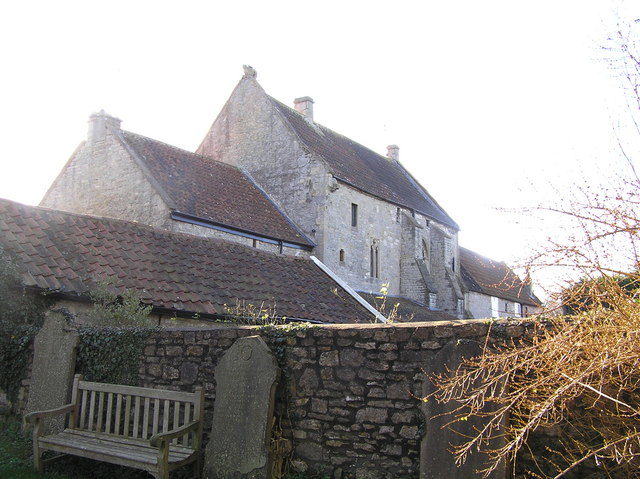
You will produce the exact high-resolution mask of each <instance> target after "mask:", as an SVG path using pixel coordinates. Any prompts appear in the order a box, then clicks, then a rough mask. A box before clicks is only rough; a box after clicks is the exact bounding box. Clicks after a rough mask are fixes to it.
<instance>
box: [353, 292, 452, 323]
mask: <svg viewBox="0 0 640 479" xmlns="http://www.w3.org/2000/svg"><path fill="white" fill-rule="evenodd" d="M358 294H359V295H360V296H362V297H363V298H364V299H365V300H366V301H367V302H368V303H369V304H370V305H371V306H373V307H374V308H376V309H381V307H382V304H383V301H385V300H384V299H383V298H381V297H380V295H376V294H371V293H360V292H359V293H358ZM396 305H397V306H398V307H397V310H396V312H397V316H398V318H399V319H398V320H399V321H400V322H402V323H404V322H414V321H416V322H417V321H453V320H457V319H458V318H456V317H455V316H452V315H450V314H448V313H445V312H444V311H434V310H432V309H429V308H428V307H427V306H425V305H424V304H420V303H418V302H417V301H413V300H412V299H409V298H403V297H400V296H387V298H386V302H385V303H384V311H383V313H384V314H385V315H386V316H387V317H388V315H389V312H390V311H391V310H392V309H393V308H395V306H396Z"/></svg>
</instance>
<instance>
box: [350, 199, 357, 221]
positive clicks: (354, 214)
mask: <svg viewBox="0 0 640 479" xmlns="http://www.w3.org/2000/svg"><path fill="white" fill-rule="evenodd" d="M351 226H358V205H356V204H355V203H351Z"/></svg>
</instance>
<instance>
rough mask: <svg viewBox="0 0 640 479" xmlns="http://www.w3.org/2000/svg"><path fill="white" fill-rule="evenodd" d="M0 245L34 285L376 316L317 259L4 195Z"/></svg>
mask: <svg viewBox="0 0 640 479" xmlns="http://www.w3.org/2000/svg"><path fill="white" fill-rule="evenodd" d="M0 246H2V247H3V248H4V249H6V250H7V251H9V252H10V253H13V254H14V255H15V257H16V258H17V262H18V267H19V268H20V269H21V271H22V273H23V281H24V283H25V285H26V286H34V287H38V288H41V289H44V290H49V291H55V292H60V293H68V294H71V295H84V294H86V293H87V291H90V290H91V289H95V287H96V282H99V281H109V282H110V283H111V284H112V285H113V287H114V288H115V289H116V290H122V289H123V288H126V289H133V290H136V291H138V292H139V293H140V294H141V296H142V298H143V300H144V301H145V302H146V303H149V304H152V305H153V306H154V307H157V308H167V309H173V310H176V311H184V312H189V313H201V314H211V315H215V314H220V313H224V307H223V305H224V304H227V305H235V304H236V300H241V301H242V300H244V301H246V302H250V303H252V304H254V305H260V304H261V303H262V302H264V303H265V305H267V304H269V305H271V304H274V303H275V308H276V313H277V314H278V315H280V316H287V317H290V318H300V319H308V320H318V321H323V322H328V323H350V322H370V321H372V320H373V316H372V315H371V314H370V313H369V312H368V311H366V310H365V309H364V308H363V307H362V306H361V305H360V304H359V303H358V302H357V301H356V300H355V299H354V298H353V297H352V296H350V295H349V294H347V293H346V292H345V291H344V290H342V289H341V287H340V286H338V285H337V284H336V283H335V282H334V281H333V280H332V279H330V278H329V276H327V275H326V274H325V273H324V272H322V270H320V268H318V267H317V266H316V265H315V264H314V263H313V262H312V261H310V260H308V259H303V258H294V257H289V256H283V255H277V254H272V253H267V252H264V251H259V250H257V249H254V248H250V247H246V246H242V245H239V244H235V243H229V242H225V241H222V240H215V239H207V238H200V237H197V236H191V235H186V234H176V233H171V232H168V231H165V230H160V229H155V228H151V227H148V226H142V225H140V224H138V223H130V222H126V221H121V220H113V219H106V218H98V217H92V216H85V215H78V214H73V213H64V212H61V211H57V210H50V209H46V208H40V207H34V206H25V205H22V204H19V203H14V202H11V201H8V200H1V199H0Z"/></svg>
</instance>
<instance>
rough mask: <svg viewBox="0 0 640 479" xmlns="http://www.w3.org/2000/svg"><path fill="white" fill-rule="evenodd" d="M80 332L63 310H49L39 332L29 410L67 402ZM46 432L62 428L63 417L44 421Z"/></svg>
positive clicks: (39, 409)
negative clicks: (75, 329) (68, 319)
mask: <svg viewBox="0 0 640 479" xmlns="http://www.w3.org/2000/svg"><path fill="white" fill-rule="evenodd" d="M77 346H78V334H77V333H76V332H75V331H73V330H71V329H70V328H69V325H68V324H67V320H66V318H65V317H64V316H63V315H62V314H60V313H49V314H47V317H46V318H45V321H44V325H43V326H42V329H41V330H40V331H39V332H38V334H37V335H36V338H35V341H34V351H33V366H32V371H31V383H30V385H29V400H28V403H27V412H33V411H42V410H45V409H54V408H57V407H60V406H64V405H65V404H68V403H69V401H70V399H71V386H72V384H73V373H74V370H75V365H76V349H77ZM44 425H45V429H44V430H45V432H47V433H48V432H56V431H61V430H62V429H63V427H64V417H63V416H59V417H54V418H51V419H47V420H45V423H44Z"/></svg>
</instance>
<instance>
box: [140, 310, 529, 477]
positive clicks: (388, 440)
mask: <svg viewBox="0 0 640 479" xmlns="http://www.w3.org/2000/svg"><path fill="white" fill-rule="evenodd" d="M487 329H488V324H487V322H486V321H459V322H455V323H452V322H438V323H407V324H399V325H377V324H371V325H339V326H338V325H332V326H311V327H304V328H288V327H277V328H264V327H262V328H260V327H237V328H232V329H216V330H202V329H199V330H195V329H192V330H189V329H180V330H178V329H174V330H160V331H158V332H156V333H154V334H153V335H152V336H151V337H150V338H149V340H148V342H147V346H146V347H145V349H144V356H143V363H142V366H141V369H140V380H141V385H143V386H149V387H162V388H175V389H184V390H192V389H193V388H194V387H195V386H199V385H202V386H204V388H205V391H206V398H207V401H206V410H207V418H208V422H207V424H206V426H205V430H206V431H209V430H210V428H211V424H210V418H211V411H212V407H213V404H214V398H215V388H216V383H215V377H214V375H213V371H214V368H215V366H216V365H217V363H218V361H219V360H220V358H221V357H222V355H223V354H224V352H225V350H226V349H228V348H229V347H230V346H231V345H232V344H233V342H234V341H235V340H236V339H238V338H240V337H243V336H247V335H254V334H259V335H260V336H262V337H263V339H265V341H266V342H267V344H269V347H270V348H271V349H272V351H273V352H274V353H275V355H276V356H277V357H278V359H279V363H280V367H281V368H282V369H283V376H282V377H283V379H282V381H281V383H280V385H279V388H278V394H277V400H276V401H277V404H276V413H277V417H278V424H279V426H280V427H281V428H282V435H283V436H284V437H286V438H288V439H289V440H291V441H292V444H293V454H292V457H291V465H292V467H293V468H294V470H298V471H304V470H307V471H317V472H323V473H325V474H334V476H332V477H341V478H344V479H350V478H358V479H367V478H370V479H376V478H385V479H387V478H417V477H418V472H419V461H420V458H419V456H420V440H421V437H422V435H423V433H424V431H425V427H427V428H428V427H429V426H428V423H427V424H425V422H424V421H423V419H422V418H421V414H420V412H419V409H418V408H419V404H420V401H419V400H418V399H416V397H415V396H414V394H417V393H418V392H419V390H420V389H419V388H420V384H421V377H422V376H421V370H422V368H424V367H425V366H426V365H428V364H429V362H430V361H432V360H433V358H434V356H435V354H436V353H437V351H438V350H439V349H440V348H442V346H443V345H445V344H447V343H448V342H451V341H453V342H454V344H458V343H457V341H460V340H478V341H480V342H484V340H485V335H486V333H487ZM524 331H525V330H524V327H523V326H521V325H513V324H508V323H504V324H500V323H494V324H493V326H492V338H491V340H492V341H493V340H502V339H503V338H504V337H513V336H519V335H522V334H523V333H524ZM443 447H445V446H443Z"/></svg>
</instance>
